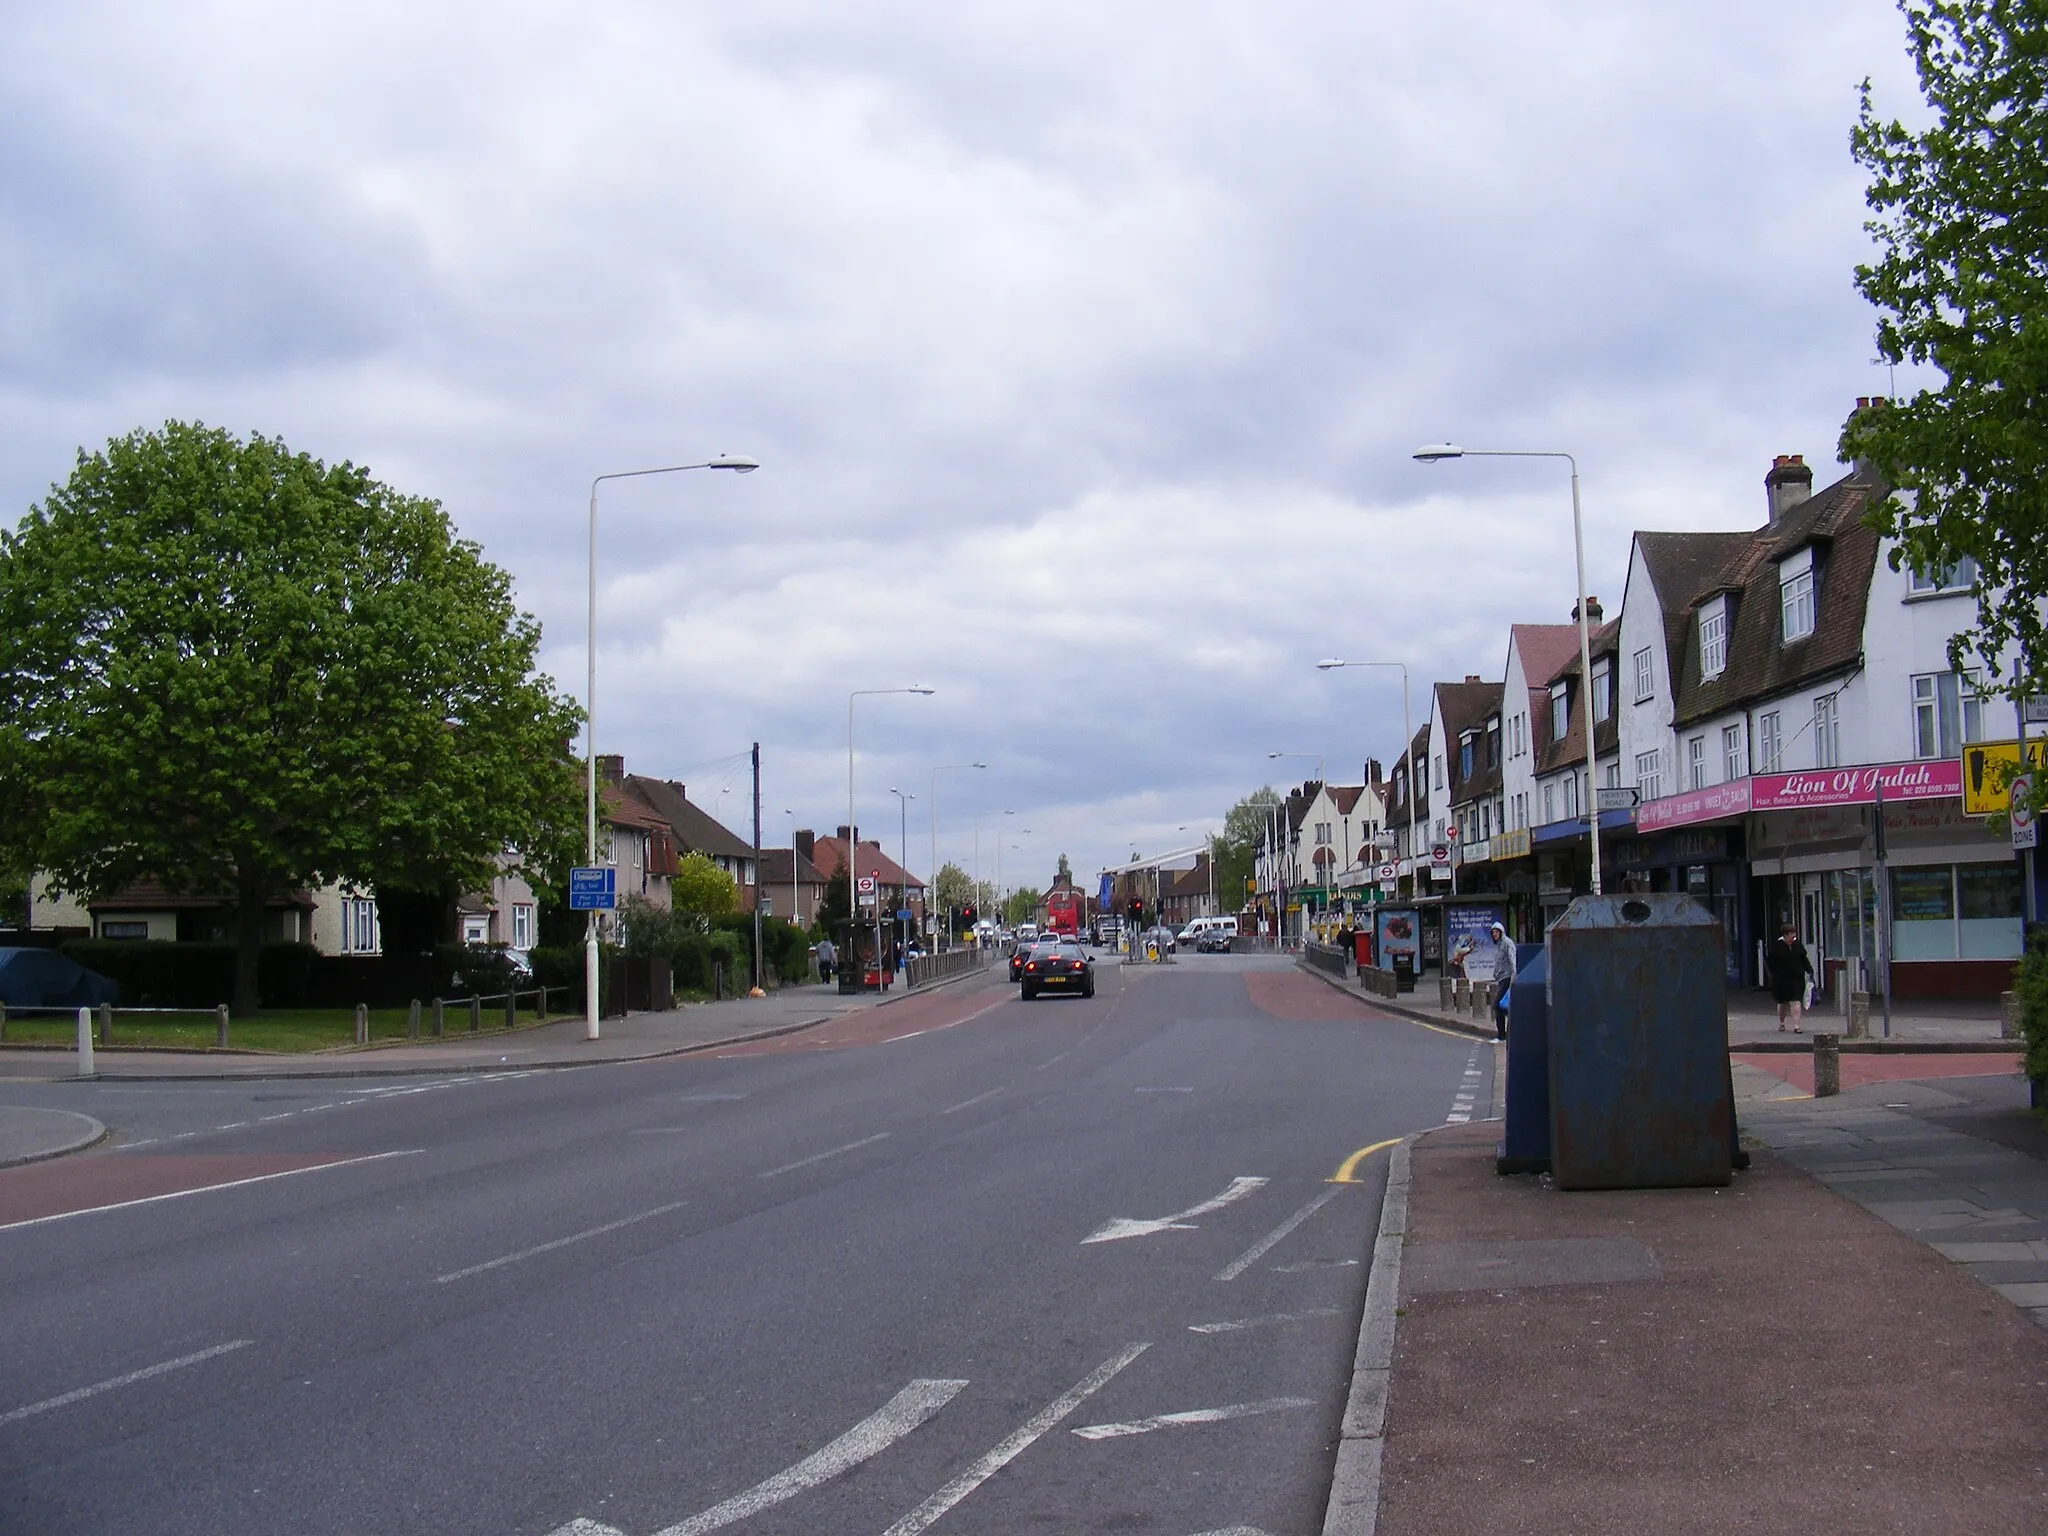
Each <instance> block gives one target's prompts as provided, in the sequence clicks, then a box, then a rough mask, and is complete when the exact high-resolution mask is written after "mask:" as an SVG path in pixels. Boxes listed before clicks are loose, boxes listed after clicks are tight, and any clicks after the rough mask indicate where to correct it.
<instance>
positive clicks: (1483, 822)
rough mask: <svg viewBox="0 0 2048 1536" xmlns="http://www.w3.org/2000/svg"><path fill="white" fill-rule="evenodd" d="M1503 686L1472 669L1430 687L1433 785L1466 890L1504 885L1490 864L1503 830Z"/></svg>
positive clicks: (1493, 889) (1488, 889) (1459, 880)
mask: <svg viewBox="0 0 2048 1536" xmlns="http://www.w3.org/2000/svg"><path fill="white" fill-rule="evenodd" d="M1502 692H1503V689H1502V685H1501V684H1499V683H1489V682H1485V681H1483V680H1482V679H1481V678H1480V677H1479V675H1478V674H1477V673H1467V674H1466V676H1465V680H1464V681H1463V682H1461V683H1438V684H1436V685H1435V686H1434V687H1433V688H1431V690H1430V715H1429V731H1430V740H1431V741H1432V742H1434V743H1437V744H1438V745H1437V747H1436V748H1435V750H1434V751H1433V752H1432V753H1431V756H1430V788H1431V792H1432V793H1433V794H1440V795H1441V796H1442V797H1443V804H1444V819H1443V821H1442V822H1440V823H1439V824H1440V825H1443V826H1444V829H1445V834H1446V835H1447V836H1448V838H1449V841H1450V843H1451V849H1452V853H1453V855H1454V858H1455V861H1456V866H1457V877H1456V884H1457V888H1458V890H1459V892H1460V893H1461V894H1470V893H1472V892H1474V891H1483V892H1497V891H1499V890H1500V883H1499V881H1498V880H1497V879H1496V878H1495V876H1494V872H1493V871H1491V870H1489V869H1487V868H1486V867H1485V866H1487V865H1488V864H1490V863H1491V862H1492V859H1493V836H1494V833H1495V832H1496V831H1497V830H1498V829H1499V828H1500V824H1501V812H1502V809H1503V808H1504V805H1505V802H1504V801H1503V800H1502V798H1501V767H1502V739H1501V696H1502Z"/></svg>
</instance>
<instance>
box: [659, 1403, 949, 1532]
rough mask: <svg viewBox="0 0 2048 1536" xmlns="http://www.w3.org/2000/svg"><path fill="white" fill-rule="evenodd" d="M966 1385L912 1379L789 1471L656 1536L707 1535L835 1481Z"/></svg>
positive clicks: (905, 1433)
mask: <svg viewBox="0 0 2048 1536" xmlns="http://www.w3.org/2000/svg"><path fill="white" fill-rule="evenodd" d="M966 1385H967V1383H966V1382H964V1381H936V1380H918V1381H913V1382H912V1383H911V1384H910V1385H909V1386H907V1387H905V1388H904V1389H903V1390H902V1391H901V1392H898V1393H897V1394H896V1395H895V1396H894V1397H892V1398H890V1399H889V1401H888V1402H887V1403H885V1404H883V1405H882V1407H881V1408H880V1409H878V1410H877V1411H876V1412H874V1413H872V1414H870V1415H869V1416H868V1417H867V1418H865V1419H862V1420H861V1421H860V1422H859V1423H858V1424H856V1425H854V1426H853V1428H851V1429H849V1430H848V1431H847V1432H846V1433H845V1434H843V1435H841V1436H840V1437H839V1438H838V1439H837V1440H834V1441H833V1442H832V1443H831V1444H830V1445H828V1446H826V1447H825V1448H824V1449H823V1450H820V1451H815V1452H813V1453H812V1454H811V1455H809V1456H806V1457H805V1458H804V1459H803V1460H802V1461H800V1462H798V1463H797V1464H796V1465H795V1466H793V1467H791V1468H790V1469H789V1470H788V1471H787V1472H780V1473H777V1474H776V1475H775V1476H774V1477H771V1478H769V1479H768V1480H767V1481H766V1482H764V1483H758V1484H756V1485H755V1486H754V1487H752V1488H749V1489H748V1490H747V1491H746V1492H745V1493H741V1494H735V1495H734V1496H733V1497H732V1498H729V1499H727V1500H726V1501H725V1502H724V1503H723V1504H715V1505H713V1506H712V1507H711V1508H710V1509H707V1510H705V1511H704V1513H702V1514H701V1515H692V1516H691V1517H690V1518H689V1519H687V1520H685V1521H683V1522H682V1523H681V1524H680V1525H671V1526H669V1527H668V1528H667V1529H665V1530H662V1531H660V1532H658V1533H657V1536H705V1533H706V1532H707V1531H715V1530H718V1529H719V1528H721V1527H722V1526H728V1525H731V1524H732V1523H733V1522H734V1521H737V1520H744V1519H746V1518H747V1517H748V1516H749V1515H755V1514H759V1513H760V1512H761V1511H762V1510H764V1509H767V1508H769V1507H770V1506H771V1505H775V1504H780V1503H781V1502H782V1501H783V1500H784V1499H790V1498H794V1497H795V1496H796V1495H797V1494H799V1493H802V1492H804V1491H805V1490H807V1489H810V1488H815V1487H817V1486H818V1485H819V1484H820V1483H825V1482H830V1481H831V1480H832V1479H833V1478H835V1477H837V1476H839V1474H840V1473H842V1472H847V1471H850V1470H852V1469H853V1468H854V1467H857V1466H859V1465H860V1464H861V1463H862V1462H864V1461H867V1460H869V1459H870V1458H872V1457H875V1456H879V1455H880V1454H881V1453H882V1452H883V1451H886V1450H887V1449H888V1448H889V1447H890V1446H892V1445H894V1444H895V1443H896V1442H897V1441H898V1440H901V1439H902V1438H903V1437H904V1436H905V1435H907V1434H909V1433H910V1432H911V1431H912V1430H914V1429H916V1428H918V1427H919V1426H920V1425H921V1424H923V1423H924V1422H925V1421H926V1420H927V1419H929V1418H931V1416H932V1415H933V1414H935V1413H937V1412H938V1411H939V1410H940V1409H941V1408H943V1407H945V1406H946V1404H948V1403H950V1402H951V1401H952V1400H953V1399H954V1397H955V1396H957V1395H958V1393H959V1392H960V1389H961V1388H962V1387H964V1386H966Z"/></svg>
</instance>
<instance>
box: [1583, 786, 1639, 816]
mask: <svg viewBox="0 0 2048 1536" xmlns="http://www.w3.org/2000/svg"><path fill="white" fill-rule="evenodd" d="M1640 798H1641V797H1640V796H1639V794H1638V793H1637V792H1636V791H1635V790H1633V789H1615V788H1609V789H1596V790H1594V791H1593V805H1594V807H1595V808H1596V809H1598V810H1602V811H1632V810H1634V809H1635V808H1636V802H1637V800H1638V799H1640Z"/></svg>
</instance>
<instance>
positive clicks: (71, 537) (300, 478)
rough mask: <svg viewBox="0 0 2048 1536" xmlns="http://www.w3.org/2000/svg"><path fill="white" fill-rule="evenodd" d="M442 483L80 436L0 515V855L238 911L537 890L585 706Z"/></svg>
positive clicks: (569, 816)
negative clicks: (367, 896)
mask: <svg viewBox="0 0 2048 1536" xmlns="http://www.w3.org/2000/svg"><path fill="white" fill-rule="evenodd" d="M539 642H540V630H539V627H538V626H537V625H536V624H535V623H534V621H533V620H532V619H531V618H530V617H528V616H527V615H525V614H523V613H521V612H519V611H518V610H517V609H516V608H515V607H514V606H513V603H512V600H511V581H510V578H509V577H507V575H506V574H505V572H503V571H502V570H500V569H499V568H498V567H496V566H494V565H492V564H490V563H489V562H488V561H486V560H485V559H484V558H483V555H482V552H481V551H480V550H479V549H478V547H477V546H476V545H475V544H472V543H469V542H467V541H465V540H462V539H459V538H457V537H456V536H455V532H454V529H453V528H452V526H451V525H450V523H449V520H448V517H447V514H446V513H445V512H443V511H442V509H441V507H440V506H439V504H438V503H436V502H433V501H430V500H427V499H424V498H421V497H416V496H408V495H405V494H402V493H401V492H398V491H395V490H393V489H392V488H390V487H389V486H386V485H382V484H380V483H378V482H377V481H375V480H373V479H371V478H370V476H369V475H368V474H367V473H366V472H365V471H364V470H362V469H359V468H357V467H356V466H354V465H351V464H341V465H336V466H333V467H329V466H328V465H325V464H322V463H320V462H319V461H317V460H315V459H312V458H309V457H307V456H305V455H303V454H294V453H292V452H291V451H290V450H289V449H287V448H286V447H285V445H284V444H283V443H281V442H278V441H276V440H274V439H268V438H263V437H251V438H249V439H248V440H246V441H244V440H241V439H238V438H235V437H233V436H230V435H229V434H228V433H226V432H222V431H219V430H215V429H211V428H207V427H204V426H200V425H197V424H186V423H181V422H170V423H167V424H166V425H165V426H164V428H163V429H162V430H161V431H157V432H136V433H134V434H132V435H131V436H128V437H126V438H122V439H119V440H117V441H114V442H111V443H109V444H108V445H107V448H106V450H105V451H104V452H102V453H95V454H87V453H85V452H83V451H81V452H80V454H79V456H78V462H77V465H76V467H75V468H74V469H73V471H72V473H71V476H70V478H69V479H68V480H67V481H66V482H65V483H64V484H62V485H59V486H53V487H52V488H51V490H50V494H49V496H48V497H47V498H46V499H45V500H44V502H43V503H42V504H41V505H39V506H36V507H33V508H31V509H30V511H29V513H28V515H27V517H25V518H24V519H23V520H22V522H21V523H20V524H19V526H17V527H16V528H15V529H14V531H12V532H11V533H4V534H0V802H4V803H5V804H6V805H7V807H8V813H7V815H6V816H5V817H4V818H0V844H4V846H0V864H7V863H13V864H16V865H18V866H25V867H33V868H37V869H42V870H46V871H48V872H49V874H50V876H51V878H52V880H53V881H54V882H55V884H56V885H57V886H58V887H60V888H63V889H70V890H76V891H81V892H83V893H85V894H87V895H88V896H90V895H96V894H102V893H106V892H110V891H113V890H116V889H118V888H120V887H122V886H125V885H127V884H129V883H130V882H132V881H135V880H138V879H142V878H145V877H150V878H155V879H158V880H161V881H163V882H165V883H166V884H167V885H169V886H171V887H173V888H174V889H180V890H189V891H197V892H201V893H206V894H212V893H216V892H218V893H221V894H222V895H223V896H224V898H225V899H226V900H227V901H228V903H229V904H230V905H231V906H232V907H233V909H234V911H235V938H236V948H237V955H236V967H235V988H234V999H233V1007H234V1011H235V1012H236V1013H237V1014H238V1015H242V1016H247V1015H248V1014H250V1013H252V1012H253V1011H254V1010H255V1009H256V1007H257V1005H258V1001H259V999H258V996H257V970H256V962H257V955H258V952H259V949H260V947H261V944H262V941H263V938H264V912H265V905H266V903H267V902H268V901H269V900H271V899H273V898H275V897H277V896H280V895H282V894H284V893H285V892H287V891H290V890H291V889H293V888H294V887H298V886H307V885H321V884H324V883H326V882H328V881H330V880H346V881H350V882H353V883H355V884H357V885H360V886H366V887H370V888H377V887H390V888H393V889H402V890H406V891H439V890H446V889H449V888H454V889H476V888H479V887H481V886H484V885H487V884H488V883H489V881H490V879H491V878H492V876H493V875H494V874H496V873H497V871H498V866H499V861H500V859H501V857H502V856H503V855H505V854H506V853H507V851H508V850H509V851H510V852H511V854H512V856H513V859H514V862H515V863H516V864H519V865H522V866H523V867H524V868H525V869H526V871H527V872H528V875H529V878H532V879H535V880H536V881H537V882H538V883H540V884H541V885H542V886H544V887H546V886H549V885H551V884H552V883H553V882H552V881H551V880H550V879H549V876H550V875H551V874H552V875H555V876H557V877H559V874H560V871H561V870H562V868H563V867H565V866H566V864H567V862H568V859H569V857H570V856H571V855H572V852H573V849H574V848H575V846H576V844H577V842H578V841H579V839H580V831H581V815H580V804H579V802H580V796H579V794H578V780H577V778H576V775H575V770H574V767H573V764H572V763H571V762H570V760H569V757H568V753H567V750H566V746H567V743H568V742H569V741H570V740H571V739H572V737H573V736H574V733H575V730H576V727H577V723H578V718H579V712H578V711H577V710H576V708H575V707H574V706H573V705H571V704H569V703H568V702H566V701H565V700H563V699H562V698H561V697H559V696H558V695H557V694H556V693H555V690H554V686H553V684H552V683H551V682H550V680H549V679H547V678H545V677H542V676H538V675H536V674H535V672H534V670H533V665H534V656H535V652H536V650H537V648H538V646H539Z"/></svg>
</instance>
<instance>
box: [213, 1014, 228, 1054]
mask: <svg viewBox="0 0 2048 1536" xmlns="http://www.w3.org/2000/svg"><path fill="white" fill-rule="evenodd" d="M213 1048H214V1049H215V1050H217V1051H224V1050H226V1049H227V1048H228V1005H227V1004H226V1003H215V1004H214V1005H213Z"/></svg>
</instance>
